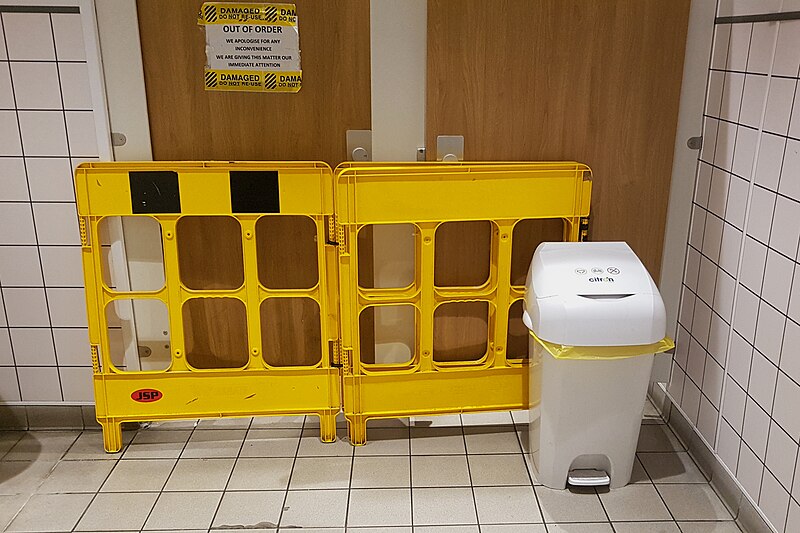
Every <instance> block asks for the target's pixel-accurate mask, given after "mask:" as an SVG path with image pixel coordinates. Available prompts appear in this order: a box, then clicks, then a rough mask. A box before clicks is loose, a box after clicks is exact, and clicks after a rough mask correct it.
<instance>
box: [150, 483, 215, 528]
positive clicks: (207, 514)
mask: <svg viewBox="0 0 800 533" xmlns="http://www.w3.org/2000/svg"><path fill="white" fill-rule="evenodd" d="M221 498H222V493H221V492H164V493H162V494H161V495H159V497H158V500H156V505H155V507H153V510H152V512H151V513H150V516H149V517H148V518H147V522H146V523H145V526H144V529H145V530H151V529H203V528H206V529H207V528H209V527H211V520H213V518H214V513H215V512H216V510H217V505H218V504H219V501H220V499H221Z"/></svg>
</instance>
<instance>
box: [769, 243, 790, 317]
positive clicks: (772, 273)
mask: <svg viewBox="0 0 800 533" xmlns="http://www.w3.org/2000/svg"><path fill="white" fill-rule="evenodd" d="M793 273H794V261H792V260H790V259H787V258H786V257H784V256H782V255H781V254H779V253H778V252H775V251H773V250H770V251H769V252H768V253H767V266H766V271H765V273H764V285H763V288H762V289H761V297H762V298H763V299H764V300H766V301H768V302H769V303H770V304H772V305H774V306H775V307H776V308H777V309H778V310H779V311H780V312H781V313H786V310H787V308H788V307H789V291H788V290H786V288H787V285H788V284H789V282H791V279H792V274H793Z"/></svg>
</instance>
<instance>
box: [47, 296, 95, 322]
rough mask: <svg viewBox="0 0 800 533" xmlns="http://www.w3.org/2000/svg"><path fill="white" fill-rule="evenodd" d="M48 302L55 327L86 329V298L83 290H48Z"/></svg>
mask: <svg viewBox="0 0 800 533" xmlns="http://www.w3.org/2000/svg"><path fill="white" fill-rule="evenodd" d="M47 301H48V303H49V305H50V320H51V321H52V323H53V326H54V327H86V298H85V295H84V291H83V289H82V288H81V289H62V288H48V289H47Z"/></svg>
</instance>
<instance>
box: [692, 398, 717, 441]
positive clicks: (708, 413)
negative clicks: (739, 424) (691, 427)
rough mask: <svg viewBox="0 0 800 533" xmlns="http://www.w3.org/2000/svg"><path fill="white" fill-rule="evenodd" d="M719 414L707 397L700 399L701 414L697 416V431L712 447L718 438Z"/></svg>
mask: <svg viewBox="0 0 800 533" xmlns="http://www.w3.org/2000/svg"><path fill="white" fill-rule="evenodd" d="M718 418H719V412H718V411H717V410H716V409H715V408H714V406H713V405H711V403H710V402H709V401H708V399H707V398H706V397H705V396H701V397H700V412H699V413H698V415H697V429H698V431H700V434H701V435H702V436H703V437H704V438H705V439H706V441H707V442H709V443H710V444H711V445H712V446H713V445H714V440H715V439H716V436H717V419H718Z"/></svg>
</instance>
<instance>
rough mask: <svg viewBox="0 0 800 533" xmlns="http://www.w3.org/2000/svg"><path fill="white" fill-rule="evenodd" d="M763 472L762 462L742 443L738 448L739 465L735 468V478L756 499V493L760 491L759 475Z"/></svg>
mask: <svg viewBox="0 0 800 533" xmlns="http://www.w3.org/2000/svg"><path fill="white" fill-rule="evenodd" d="M763 472H764V464H763V463H762V462H761V461H759V459H758V457H756V454H754V453H753V451H752V450H751V449H750V448H748V447H747V445H746V444H745V443H742V446H741V448H740V449H739V465H738V467H737V469H736V479H738V480H739V483H741V484H742V487H743V488H744V490H745V492H747V494H749V495H750V497H751V498H753V500H755V501H758V493H759V492H760V491H761V476H762V474H763Z"/></svg>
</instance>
